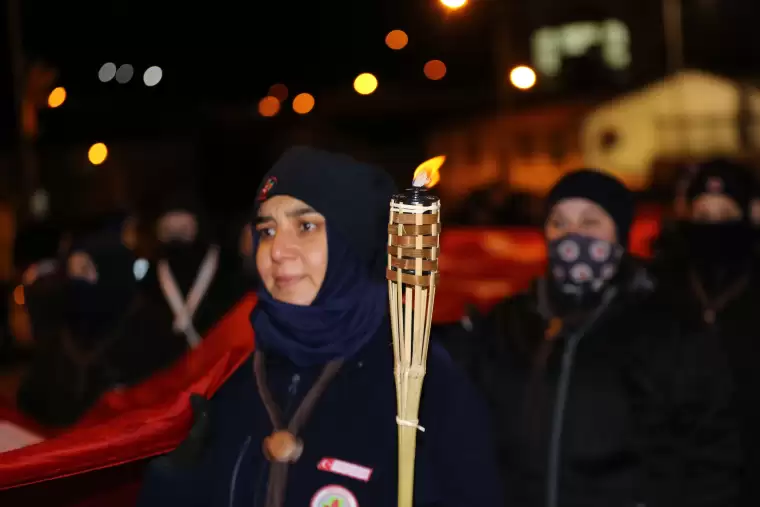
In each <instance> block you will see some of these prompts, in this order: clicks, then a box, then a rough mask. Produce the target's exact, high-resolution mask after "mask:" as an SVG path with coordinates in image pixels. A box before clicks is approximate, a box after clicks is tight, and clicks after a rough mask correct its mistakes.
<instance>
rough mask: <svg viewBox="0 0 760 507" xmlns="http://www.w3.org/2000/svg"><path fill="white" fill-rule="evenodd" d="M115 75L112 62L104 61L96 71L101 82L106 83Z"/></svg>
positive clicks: (114, 66) (114, 65)
mask: <svg viewBox="0 0 760 507" xmlns="http://www.w3.org/2000/svg"><path fill="white" fill-rule="evenodd" d="M115 77H116V64H115V63H112V62H108V63H104V64H103V66H102V67H100V70H99V71H98V79H100V82H101V83H107V82H109V81H110V80H112V79H113V78H115Z"/></svg>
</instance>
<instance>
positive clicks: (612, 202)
mask: <svg viewBox="0 0 760 507" xmlns="http://www.w3.org/2000/svg"><path fill="white" fill-rule="evenodd" d="M571 197H580V198H583V199H588V200H589V201H592V202H594V203H596V204H597V205H599V206H600V207H601V208H602V209H604V211H606V212H607V214H609V215H610V217H612V221H613V222H615V227H616V229H617V236H618V242H619V243H620V244H621V245H622V246H623V247H627V246H628V236H629V234H630V231H631V225H632V224H633V215H634V213H635V206H634V202H633V194H632V193H631V191H630V190H628V188H626V186H625V185H624V184H623V183H622V182H621V181H620V180H618V179H617V178H615V177H614V176H612V175H610V174H607V173H604V172H602V171H599V170H596V169H580V170H578V171H573V172H571V173H568V174H566V175H564V176H563V177H562V178H560V180H559V181H558V182H557V183H556V184H555V185H554V187H552V189H551V190H550V191H549V195H548V196H547V198H546V210H545V211H546V216H545V217H544V218H545V219H548V218H549V214H550V213H551V210H552V208H553V207H554V205H555V204H557V203H558V202H559V201H561V200H563V199H568V198H571Z"/></svg>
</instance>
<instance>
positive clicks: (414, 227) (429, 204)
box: [386, 156, 446, 507]
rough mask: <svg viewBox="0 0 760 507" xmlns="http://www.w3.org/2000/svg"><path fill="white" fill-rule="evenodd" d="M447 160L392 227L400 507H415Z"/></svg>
mask: <svg viewBox="0 0 760 507" xmlns="http://www.w3.org/2000/svg"><path fill="white" fill-rule="evenodd" d="M445 160H446V157H444V156H439V157H435V158H432V159H430V160H428V161H426V162H424V163H422V164H421V165H420V166H419V167H418V168H417V169H416V170H415V171H414V180H413V184H412V187H411V188H409V189H407V190H405V191H404V192H402V193H400V194H396V195H394V196H393V198H392V199H391V204H390V220H389V223H388V268H387V270H386V278H387V279H388V299H389V302H390V310H391V328H392V333H393V353H394V358H395V366H394V374H395V377H396V402H397V409H398V415H397V417H396V423H397V424H398V507H412V501H413V496H414V461H415V450H416V445H417V431H425V430H424V429H423V428H422V427H421V426H420V425H419V421H418V416H419V406H420V394H421V392H422V381H423V380H424V377H425V365H426V362H427V352H428V343H429V340H430V324H431V322H432V317H433V303H434V301H435V287H436V284H437V283H438V249H439V242H438V236H439V234H440V231H441V219H440V209H441V201H440V200H439V199H438V198H437V197H435V196H433V195H431V194H430V192H429V191H428V189H430V188H431V187H433V186H434V185H435V184H436V183H438V181H439V180H440V175H439V173H438V170H439V169H440V167H441V165H443V162H444V161H445Z"/></svg>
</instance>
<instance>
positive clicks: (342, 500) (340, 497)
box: [310, 484, 359, 507]
mask: <svg viewBox="0 0 760 507" xmlns="http://www.w3.org/2000/svg"><path fill="white" fill-rule="evenodd" d="M310 505H311V507H359V502H358V501H356V497H355V496H354V494H353V493H351V492H350V491H349V490H347V489H346V488H344V487H343V486H338V485H337V484H330V485H329V486H325V487H324V488H321V489H320V490H319V491H317V492H316V493H314V496H313V497H312V498H311V504H310Z"/></svg>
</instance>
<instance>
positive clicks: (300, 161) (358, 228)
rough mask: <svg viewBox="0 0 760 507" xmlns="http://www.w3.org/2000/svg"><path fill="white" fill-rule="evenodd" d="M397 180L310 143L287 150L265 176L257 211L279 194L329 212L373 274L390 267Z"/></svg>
mask: <svg viewBox="0 0 760 507" xmlns="http://www.w3.org/2000/svg"><path fill="white" fill-rule="evenodd" d="M395 192H396V185H395V183H394V182H393V179H392V178H391V177H390V175H389V174H388V173H386V172H385V171H383V170H382V169H380V168H377V167H374V166H372V165H369V164H364V163H361V162H357V161H356V160H354V159H353V158H351V157H349V156H348V155H342V154H337V153H329V152H326V151H322V150H317V149H314V148H309V147H306V146H296V147H293V148H290V149H289V150H287V151H286V152H285V153H284V154H283V155H282V156H281V157H280V159H279V160H278V161H277V162H275V164H274V166H273V167H272V168H271V169H270V170H269V172H268V173H267V174H266V176H264V179H263V180H262V183H261V185H260V186H259V189H258V192H257V197H256V210H255V211H258V207H259V206H260V205H261V203H262V202H264V201H265V200H267V199H268V198H270V197H273V196H275V195H289V196H291V197H295V198H296V199H299V200H301V201H303V202H305V203H306V204H308V205H309V206H311V207H312V208H314V209H315V210H316V211H318V212H319V213H321V214H322V215H324V216H325V219H326V220H327V224H328V227H334V228H335V230H337V231H339V233H340V235H341V236H342V237H344V238H345V239H346V240H347V241H348V242H349V244H350V245H351V248H352V249H353V250H354V252H355V253H356V254H357V255H359V257H360V258H361V259H362V260H363V261H365V262H366V263H367V266H368V267H369V269H370V272H371V273H377V274H382V273H384V272H385V271H384V269H385V262H386V256H387V252H386V248H385V245H386V244H387V242H388V213H389V205H390V200H391V197H392V196H393V194H394V193H395Z"/></svg>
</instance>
